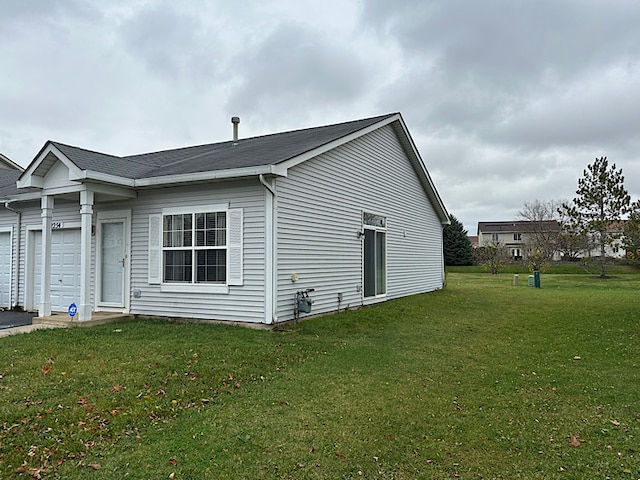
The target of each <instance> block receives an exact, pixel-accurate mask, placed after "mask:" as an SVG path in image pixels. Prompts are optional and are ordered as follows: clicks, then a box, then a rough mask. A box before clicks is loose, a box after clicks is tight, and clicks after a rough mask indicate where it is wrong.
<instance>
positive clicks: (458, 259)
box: [443, 215, 473, 266]
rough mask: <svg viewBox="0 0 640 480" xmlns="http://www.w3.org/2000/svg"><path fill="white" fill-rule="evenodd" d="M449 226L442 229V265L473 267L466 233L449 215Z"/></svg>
mask: <svg viewBox="0 0 640 480" xmlns="http://www.w3.org/2000/svg"><path fill="white" fill-rule="evenodd" d="M450 218H451V224H450V225H445V226H444V228H443V241H444V245H443V246H444V264H445V265H447V266H451V265H473V252H472V250H471V242H470V241H469V237H468V236H467V231H466V230H465V229H464V226H463V225H462V223H460V221H458V219H457V218H456V217H454V216H453V215H450Z"/></svg>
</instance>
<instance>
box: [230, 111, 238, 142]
mask: <svg viewBox="0 0 640 480" xmlns="http://www.w3.org/2000/svg"><path fill="white" fill-rule="evenodd" d="M231 123H233V141H234V142H237V141H238V124H239V123H240V117H231Z"/></svg>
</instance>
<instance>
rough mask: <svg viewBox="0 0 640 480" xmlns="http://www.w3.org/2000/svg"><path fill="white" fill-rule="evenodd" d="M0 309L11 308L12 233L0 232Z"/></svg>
mask: <svg viewBox="0 0 640 480" xmlns="http://www.w3.org/2000/svg"><path fill="white" fill-rule="evenodd" d="M0 307H4V308H8V307H11V232H0Z"/></svg>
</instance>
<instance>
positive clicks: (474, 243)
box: [467, 235, 478, 248]
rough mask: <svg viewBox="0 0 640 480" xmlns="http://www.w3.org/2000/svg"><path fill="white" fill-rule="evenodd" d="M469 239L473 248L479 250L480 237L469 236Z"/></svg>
mask: <svg viewBox="0 0 640 480" xmlns="http://www.w3.org/2000/svg"><path fill="white" fill-rule="evenodd" d="M467 238H468V239H469V243H470V244H471V248H478V236H477V235H467Z"/></svg>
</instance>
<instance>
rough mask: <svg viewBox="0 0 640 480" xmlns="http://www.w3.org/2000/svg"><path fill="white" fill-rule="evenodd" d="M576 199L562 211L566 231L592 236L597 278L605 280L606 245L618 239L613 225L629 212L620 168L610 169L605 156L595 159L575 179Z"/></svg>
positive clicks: (612, 166)
mask: <svg viewBox="0 0 640 480" xmlns="http://www.w3.org/2000/svg"><path fill="white" fill-rule="evenodd" d="M576 194H577V197H575V198H574V199H573V202H572V203H571V204H570V205H568V204H566V203H564V204H563V205H562V209H563V210H564V212H565V213H566V214H567V216H568V220H569V222H568V229H569V230H570V231H575V232H576V233H578V234H584V235H588V236H589V237H591V238H592V239H593V240H594V241H595V242H597V245H598V246H599V247H600V277H601V278H604V277H606V267H607V256H606V246H607V245H613V244H615V242H616V241H617V240H618V239H619V237H620V234H619V233H616V232H615V231H614V229H612V226H614V225H615V224H616V223H619V222H620V220H621V217H622V216H623V215H625V214H626V213H627V212H628V210H629V203H630V202H631V197H630V196H629V193H628V192H627V190H626V189H625V188H624V176H623V175H622V169H620V170H616V165H615V164H612V165H611V167H609V162H608V161H607V157H601V158H596V159H595V161H594V162H593V163H592V164H590V165H588V166H587V168H586V169H585V170H584V172H583V177H582V178H580V179H579V180H578V190H576Z"/></svg>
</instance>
